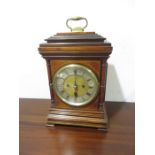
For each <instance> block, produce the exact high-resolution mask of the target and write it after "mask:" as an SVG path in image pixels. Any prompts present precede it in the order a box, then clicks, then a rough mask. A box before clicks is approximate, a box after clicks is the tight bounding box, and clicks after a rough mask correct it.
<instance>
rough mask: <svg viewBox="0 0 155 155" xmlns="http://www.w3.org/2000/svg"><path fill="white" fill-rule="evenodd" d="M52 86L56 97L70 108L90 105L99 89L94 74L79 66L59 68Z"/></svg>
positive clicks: (72, 65)
mask: <svg viewBox="0 0 155 155" xmlns="http://www.w3.org/2000/svg"><path fill="white" fill-rule="evenodd" d="M53 85H54V90H55V92H56V94H57V96H59V98H60V99H61V100H62V101H64V102H65V103H67V104H69V105H72V106H83V105H86V104H88V103H90V102H91V101H92V100H93V99H94V98H95V97H96V95H97V92H98V89H99V83H98V79H97V77H96V75H95V74H94V72H93V71H92V70H90V69H89V68H87V67H85V66H83V65H79V64H69V65H66V66H63V67H62V68H60V69H59V70H58V71H57V72H56V73H55V75H54V78H53Z"/></svg>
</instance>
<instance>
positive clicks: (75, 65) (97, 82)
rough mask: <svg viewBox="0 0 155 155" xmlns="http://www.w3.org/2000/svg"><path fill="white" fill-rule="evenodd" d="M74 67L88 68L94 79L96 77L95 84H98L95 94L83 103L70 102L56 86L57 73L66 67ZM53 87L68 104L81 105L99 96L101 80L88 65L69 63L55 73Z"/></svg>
mask: <svg viewBox="0 0 155 155" xmlns="http://www.w3.org/2000/svg"><path fill="white" fill-rule="evenodd" d="M72 67H77V68H82V69H84V70H86V71H87V72H89V73H90V74H91V76H92V77H93V79H94V81H95V85H96V87H95V88H96V89H95V94H94V95H93V96H92V97H91V98H89V99H88V100H87V101H84V102H81V103H77V102H76V103H75V102H69V101H68V100H67V99H65V98H64V97H62V95H61V94H60V93H59V90H58V89H57V87H56V84H55V83H56V82H55V81H56V79H57V75H58V74H59V73H60V72H61V71H63V70H65V69H67V68H72ZM53 88H54V90H55V93H56V94H57V96H58V97H59V98H60V99H61V100H62V101H63V102H64V103H66V104H68V105H71V106H75V107H80V106H84V105H87V104H89V103H90V102H91V101H92V100H93V99H94V98H95V97H96V96H97V94H98V91H99V81H98V79H97V76H96V74H95V73H94V72H93V71H92V70H91V69H89V68H88V67H86V66H84V65H81V64H67V65H65V66H63V67H61V68H60V69H58V70H57V71H56V73H55V74H54V77H53Z"/></svg>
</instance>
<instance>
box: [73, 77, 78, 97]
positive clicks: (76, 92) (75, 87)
mask: <svg viewBox="0 0 155 155" xmlns="http://www.w3.org/2000/svg"><path fill="white" fill-rule="evenodd" d="M74 96H75V97H78V85H77V83H76V77H75V81H74Z"/></svg>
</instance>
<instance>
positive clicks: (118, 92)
mask: <svg viewBox="0 0 155 155" xmlns="http://www.w3.org/2000/svg"><path fill="white" fill-rule="evenodd" d="M105 100H106V106H107V111H108V116H109V117H112V116H113V115H114V114H115V113H117V112H118V111H119V110H120V109H121V108H122V106H123V105H124V104H125V102H123V101H125V98H124V94H123V91H122V88H121V85H120V81H119V78H118V75H117V72H116V69H115V67H114V66H113V65H111V64H109V65H108V70H107V84H106V96H105ZM108 100H110V101H108ZM113 101H115V102H113ZM116 101H122V102H116Z"/></svg>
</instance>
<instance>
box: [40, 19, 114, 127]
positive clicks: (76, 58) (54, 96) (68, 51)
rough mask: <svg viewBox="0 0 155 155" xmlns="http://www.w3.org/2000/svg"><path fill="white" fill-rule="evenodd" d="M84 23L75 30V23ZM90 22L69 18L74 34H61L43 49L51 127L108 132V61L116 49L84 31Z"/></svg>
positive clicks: (43, 44) (54, 37)
mask: <svg viewBox="0 0 155 155" xmlns="http://www.w3.org/2000/svg"><path fill="white" fill-rule="evenodd" d="M77 20H84V21H85V22H86V25H85V26H84V27H76V28H72V27H71V26H70V25H69V24H71V21H72V22H74V21H77ZM87 24H88V21H87V19H86V18H83V17H73V18H69V19H68V20H67V22H66V25H67V27H68V28H69V29H71V32H65V33H57V34H56V35H54V36H51V37H50V38H48V39H46V41H47V42H46V43H42V44H40V46H39V52H40V54H41V55H42V56H43V58H45V60H46V63H47V71H48V80H49V88H50V95H51V108H50V110H49V114H48V119H47V125H48V126H53V125H55V124H59V125H72V126H82V127H94V128H100V129H107V124H108V118H107V112H106V107H105V91H106V72H107V59H108V57H109V55H110V54H111V52H112V46H111V44H110V43H109V42H107V40H106V38H104V37H102V36H100V35H98V34H96V33H95V32H84V28H86V26H87Z"/></svg>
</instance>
